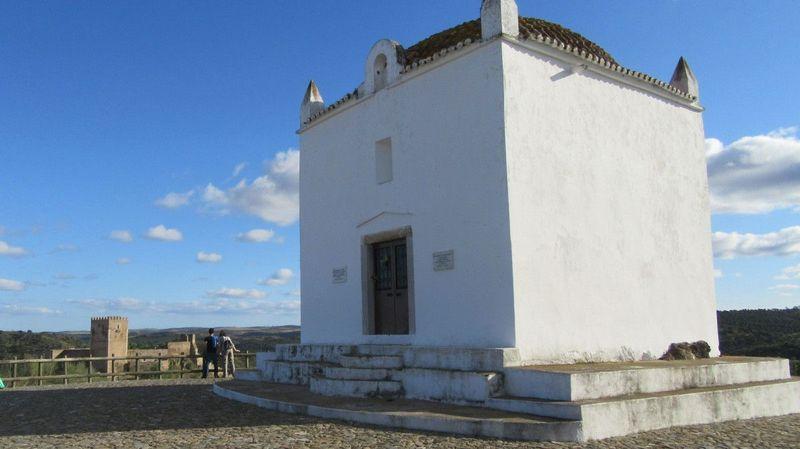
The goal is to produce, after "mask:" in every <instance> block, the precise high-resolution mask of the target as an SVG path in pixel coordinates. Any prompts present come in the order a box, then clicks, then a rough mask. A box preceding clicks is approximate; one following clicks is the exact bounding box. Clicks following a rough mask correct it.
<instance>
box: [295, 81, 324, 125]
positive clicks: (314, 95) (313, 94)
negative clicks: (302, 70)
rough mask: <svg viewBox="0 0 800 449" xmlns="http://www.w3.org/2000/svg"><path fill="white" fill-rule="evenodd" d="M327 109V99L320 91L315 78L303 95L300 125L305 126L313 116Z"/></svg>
mask: <svg viewBox="0 0 800 449" xmlns="http://www.w3.org/2000/svg"><path fill="white" fill-rule="evenodd" d="M324 109H325V100H323V99H322V95H320V93H319V89H318V88H317V85H316V84H315V83H314V80H311V82H309V83H308V89H306V94H305V96H304V97H303V102H302V103H300V126H303V124H304V123H306V122H307V121H308V120H309V119H310V118H311V116H313V115H314V114H316V113H318V112H320V111H322V110H324Z"/></svg>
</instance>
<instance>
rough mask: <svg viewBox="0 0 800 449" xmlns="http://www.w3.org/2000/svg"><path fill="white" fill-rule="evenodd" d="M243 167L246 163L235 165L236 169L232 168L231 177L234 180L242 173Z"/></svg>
mask: <svg viewBox="0 0 800 449" xmlns="http://www.w3.org/2000/svg"><path fill="white" fill-rule="evenodd" d="M245 167H247V163H245V162H242V163H239V164H236V167H233V174H232V175H231V176H233V177H234V178H235V177H237V176H239V174H240V173H242V170H244V168H245Z"/></svg>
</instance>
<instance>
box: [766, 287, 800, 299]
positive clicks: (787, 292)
mask: <svg viewBox="0 0 800 449" xmlns="http://www.w3.org/2000/svg"><path fill="white" fill-rule="evenodd" d="M797 289H800V285H796V284H778V285H773V286H772V287H770V288H769V290H773V291H775V292H776V293H778V295H780V296H794V292H795V291H796V290H797Z"/></svg>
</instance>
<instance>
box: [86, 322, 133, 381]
mask: <svg viewBox="0 0 800 449" xmlns="http://www.w3.org/2000/svg"><path fill="white" fill-rule="evenodd" d="M91 354H92V357H126V356H127V355H128V318H127V317H122V316H106V317H95V318H92V343H91ZM115 363H116V368H117V369H115V371H121V368H122V367H123V366H124V365H125V361H124V360H120V361H117V362H115ZM94 367H95V369H96V370H97V371H98V372H101V373H108V372H111V361H106V362H103V361H98V362H95V363H94Z"/></svg>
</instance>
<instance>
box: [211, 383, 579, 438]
mask: <svg viewBox="0 0 800 449" xmlns="http://www.w3.org/2000/svg"><path fill="white" fill-rule="evenodd" d="M214 393H216V394H217V395H219V396H222V397H225V398H228V399H233V400H235V401H239V402H244V403H247V404H253V405H256V406H259V407H262V408H266V409H269V410H275V411H279V412H283V413H294V414H303V415H310V416H316V417H319V418H326V419H338V420H343V421H351V422H357V423H363V424H370V425H377V426H386V427H395V428H400V429H411V430H424V431H430V432H444V433H452V434H457V435H466V436H480V437H490V438H504V439H511V440H554V441H556V440H557V441H580V439H581V430H580V427H581V424H580V422H578V421H574V420H562V419H554V418H546V417H540V416H532V415H528V414H521V413H511V412H503V411H498V410H490V409H486V408H479V407H466V406H458V405H449V404H443V403H437V402H429V401H419V400H409V399H397V400H392V401H386V400H383V399H377V398H347V399H344V398H341V397H338V398H334V397H329V396H324V395H319V394H314V393H312V392H311V391H310V390H309V388H308V387H305V386H300V385H286V384H271V383H266V382H247V381H231V382H220V383H215V384H214Z"/></svg>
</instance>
